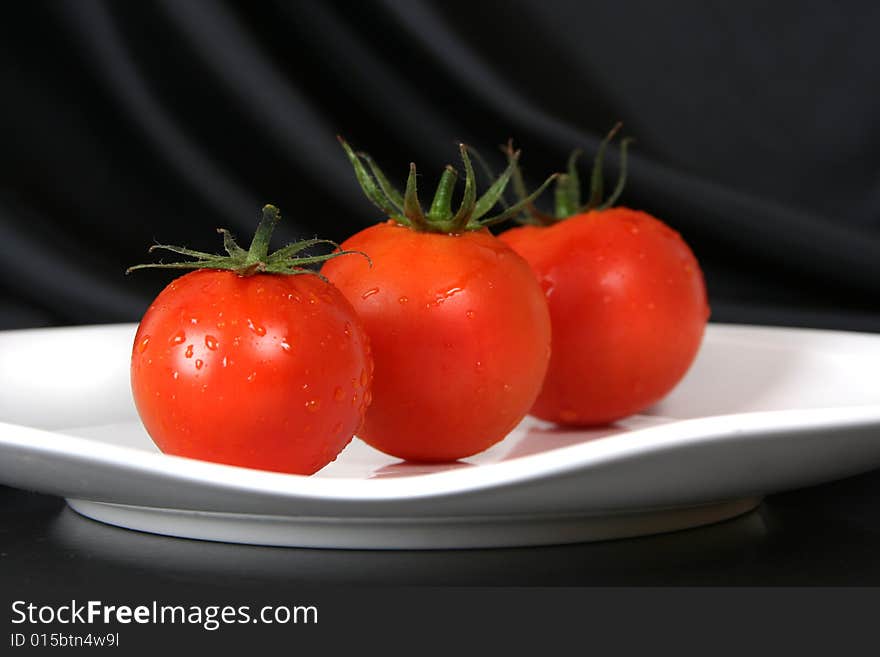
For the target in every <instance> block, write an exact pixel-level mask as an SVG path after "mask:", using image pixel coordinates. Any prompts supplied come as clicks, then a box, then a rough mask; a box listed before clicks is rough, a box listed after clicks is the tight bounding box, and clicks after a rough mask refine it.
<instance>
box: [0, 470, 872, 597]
mask: <svg viewBox="0 0 880 657" xmlns="http://www.w3.org/2000/svg"><path fill="white" fill-rule="evenodd" d="M878 555H880V470H875V471H873V472H869V473H867V474H863V475H860V476H856V477H851V478H849V479H844V480H841V481H837V482H832V483H828V484H824V485H821V486H815V487H811V488H805V489H801V490H797V491H791V492H787V493H783V494H777V495H772V496H770V497H768V498H766V499H765V501H764V503H763V504H762V505H761V506H760V507H759V508H758V509H757V510H756V511H753V512H751V513H749V514H747V515H744V516H741V517H739V518H736V519H733V520H729V521H726V522H723V523H719V524H715V525H711V526H708V527H703V528H699V529H692V530H687V531H680V532H675V533H670V534H664V535H657V536H650V537H644V538H637V539H626V540H617V541H606V542H600V543H585V544H576V545H564V546H549V547H540V548H517V549H492V550H487V549H483V550H454V551H360V550H315V549H291V548H271V547H254V546H241V545H228V544H221V543H210V542H202V541H193V540H185V539H176V538H168V537H164V536H155V535H150V534H144V533H139V532H134V531H128V530H124V529H119V528H116V527H111V526H107V525H103V524H100V523H98V522H95V521H92V520H88V519H86V518H83V517H81V516H79V515H77V514H76V513H75V512H73V511H72V510H71V509H69V508H68V507H67V506H66V505H65V504H64V501H63V500H62V499H59V498H56V497H50V496H45V495H38V494H36V493H30V492H26V491H22V490H16V489H12V488H4V487H0V582H2V584H3V588H5V589H7V590H8V591H14V590H27V591H28V593H29V595H30V596H31V597H35V596H39V595H40V594H43V595H49V594H52V595H64V594H71V593H77V592H78V591H83V590H87V591H88V590H94V589H95V587H96V586H98V585H100V586H102V587H103V588H104V589H108V588H109V589H113V590H118V591H125V592H126V593H128V594H130V595H137V594H138V593H139V592H141V591H142V590H144V591H145V590H146V588H147V587H149V588H150V589H154V588H155V587H157V586H159V587H161V589H162V590H163V591H164V592H165V593H166V594H167V595H173V594H175V593H181V594H182V593H191V592H192V591H193V590H194V589H197V588H201V587H212V586H214V587H218V586H219V587H222V589H223V590H224V591H227V592H233V593H234V592H235V591H237V590H242V591H244V590H245V589H249V590H253V589H255V588H256V589H258V590H260V591H263V592H264V593H271V592H272V591H273V590H283V589H287V590H289V588H290V587H291V586H299V587H312V586H319V587H323V586H327V585H352V584H353V585H368V586H370V585H392V586H396V585H484V586H495V585H520V586H530V585H544V586H568V585H581V586H583V585H605V586H608V585H611V586H614V585H654V586H656V585H661V586H662V585H880V556H878Z"/></svg>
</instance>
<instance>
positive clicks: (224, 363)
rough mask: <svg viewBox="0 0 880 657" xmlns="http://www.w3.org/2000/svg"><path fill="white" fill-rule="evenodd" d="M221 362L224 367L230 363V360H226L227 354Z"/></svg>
mask: <svg viewBox="0 0 880 657" xmlns="http://www.w3.org/2000/svg"><path fill="white" fill-rule="evenodd" d="M220 364H221V365H222V366H223V367H226V365H227V364H228V361H227V360H226V356H224V357H223V360H222V361H220Z"/></svg>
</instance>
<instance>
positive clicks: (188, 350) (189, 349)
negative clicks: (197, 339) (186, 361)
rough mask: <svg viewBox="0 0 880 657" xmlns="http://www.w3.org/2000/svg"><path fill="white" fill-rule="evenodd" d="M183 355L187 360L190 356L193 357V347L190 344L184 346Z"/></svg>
mask: <svg viewBox="0 0 880 657" xmlns="http://www.w3.org/2000/svg"><path fill="white" fill-rule="evenodd" d="M183 355H184V356H186V357H187V358H192V356H193V346H192V345H191V344H190V345H187V346H186V351H185V352H184V354H183Z"/></svg>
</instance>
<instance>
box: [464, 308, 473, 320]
mask: <svg viewBox="0 0 880 657" xmlns="http://www.w3.org/2000/svg"><path fill="white" fill-rule="evenodd" d="M464 316H465V317H467V318H468V319H473V318H474V311H473V310H468V311H467V312H466V313H465V314H464Z"/></svg>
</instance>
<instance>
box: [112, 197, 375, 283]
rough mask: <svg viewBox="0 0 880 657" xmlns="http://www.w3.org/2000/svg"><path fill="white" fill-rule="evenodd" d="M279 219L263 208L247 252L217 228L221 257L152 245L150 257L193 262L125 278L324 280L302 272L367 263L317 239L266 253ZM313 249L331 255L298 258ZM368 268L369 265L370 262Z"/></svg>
mask: <svg viewBox="0 0 880 657" xmlns="http://www.w3.org/2000/svg"><path fill="white" fill-rule="evenodd" d="M279 219H281V211H280V210H278V208H276V207H275V206H274V205H264V206H263V210H262V217H261V218H260V224H259V226H257V232H256V233H254V239H253V241H251V245H250V248H248V249H243V248H241V247H240V246H239V245H238V243H236V241H235V238H234V237H233V236H232V233H230V232H229V231H228V230H226V229H225V228H218V229H217V232H218V233H220V234H221V235H222V236H223V248H224V249H225V250H226V253H227V255H225V256H224V255H218V254H214V253H204V252H202V251H193V250H192V249H186V248H183V247H181V246H171V245H169V244H155V245H153V246H151V247H150V250H149V252H150V253H152V252H153V251H170V252H172V253H177V254H180V255H184V256H187V257H189V258H193V260H191V261H184V262H156V263H148V264H143V265H135V266H134V267H129V268H128V269H127V270H126V272H125V273H126V274H128V273H130V272H132V271H135V270H136V269H224V270H228V271H233V272H235V273H236V274H238V275H239V276H252V275H254V274H285V275H289V276H292V275H297V274H312V275H315V276H318V277H319V278H322V279H323V278H324V277H323V276H321V274H319V273H318V272H316V271H314V270H312V269H306V268H305V267H306V265H313V264H317V263H321V262H324V261H326V260H330V259H331V258H337V257H339V256H343V255H352V254H357V255H362V256H364V257H365V258H366V259H367V260H368V261H369V260H370V258H369V256H367V255H366V254H365V253H362V252H360V251H343V250H341V249H340V247H339V245H338V244H337V243H336V242H331V241H330V240H322V239H317V238H315V239H310V240H302V241H300V242H294V243H293V244H288V245H287V246H284V247H281V248H280V249H278V250H277V251H274V252H272V253H269V240H270V239H271V238H272V232H273V231H274V230H275V226H276V225H277V224H278V221H279ZM317 245H329V246H331V247H332V248H333V249H334V251H333V253H327V254H324V255H316V256H302V255H299V254H300V253H302V252H303V251H305V250H306V249H309V248H311V247H313V246H317ZM370 264H371V265H372V262H371V263H370ZM325 280H326V279H325Z"/></svg>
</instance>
